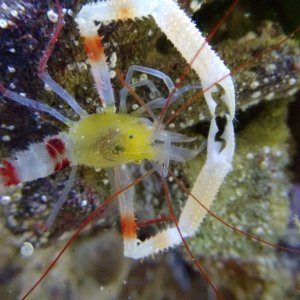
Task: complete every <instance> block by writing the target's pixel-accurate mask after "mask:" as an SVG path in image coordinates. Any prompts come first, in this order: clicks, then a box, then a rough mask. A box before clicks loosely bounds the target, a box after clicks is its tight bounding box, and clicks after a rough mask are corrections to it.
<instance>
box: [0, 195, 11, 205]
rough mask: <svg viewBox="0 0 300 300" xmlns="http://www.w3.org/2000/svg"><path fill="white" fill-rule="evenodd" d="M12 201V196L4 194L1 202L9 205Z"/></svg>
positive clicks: (0, 199)
mask: <svg viewBox="0 0 300 300" xmlns="http://www.w3.org/2000/svg"><path fill="white" fill-rule="evenodd" d="M10 201H11V197H10V196H2V197H0V203H1V204H2V205H7V204H8V203H9V202H10Z"/></svg>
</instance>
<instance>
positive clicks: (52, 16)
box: [47, 9, 58, 23]
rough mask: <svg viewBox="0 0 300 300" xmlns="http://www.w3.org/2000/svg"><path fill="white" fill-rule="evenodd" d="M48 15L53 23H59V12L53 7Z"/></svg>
mask: <svg viewBox="0 0 300 300" xmlns="http://www.w3.org/2000/svg"><path fill="white" fill-rule="evenodd" d="M47 17H48V19H49V20H50V21H51V22H53V23H57V21H58V14H57V13H56V12H54V11H53V10H52V9H50V10H48V11H47Z"/></svg>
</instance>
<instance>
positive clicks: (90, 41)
mask: <svg viewBox="0 0 300 300" xmlns="http://www.w3.org/2000/svg"><path fill="white" fill-rule="evenodd" d="M84 48H85V51H86V53H87V55H88V57H89V59H90V60H91V62H99V61H101V60H102V58H103V56H104V50H103V47H102V39H101V37H100V36H98V35H94V36H88V37H84Z"/></svg>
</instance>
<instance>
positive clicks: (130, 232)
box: [121, 216, 137, 239]
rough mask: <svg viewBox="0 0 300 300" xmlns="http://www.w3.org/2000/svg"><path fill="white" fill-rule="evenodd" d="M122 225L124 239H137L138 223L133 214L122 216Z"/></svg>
mask: <svg viewBox="0 0 300 300" xmlns="http://www.w3.org/2000/svg"><path fill="white" fill-rule="evenodd" d="M121 226H122V232H123V238H124V239H135V238H136V230H137V225H136V222H135V219H134V217H133V216H122V217H121Z"/></svg>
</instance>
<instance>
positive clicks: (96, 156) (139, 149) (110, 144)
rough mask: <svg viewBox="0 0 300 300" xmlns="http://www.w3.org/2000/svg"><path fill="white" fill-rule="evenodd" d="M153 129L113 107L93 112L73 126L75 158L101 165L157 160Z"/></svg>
mask: <svg viewBox="0 0 300 300" xmlns="http://www.w3.org/2000/svg"><path fill="white" fill-rule="evenodd" d="M153 131H154V129H153V128H152V127H150V126H148V125H146V124H144V123H143V122H142V121H141V120H140V119H139V118H136V117H133V116H130V115H128V114H126V115H125V114H116V113H115V112H114V111H113V110H109V109H108V110H106V112H104V113H98V114H92V115H89V116H87V117H86V118H84V119H82V120H81V121H78V122H76V123H74V125H73V126H72V127H71V128H70V131H69V136H70V138H71V141H72V143H73V145H74V149H73V151H74V152H73V155H74V160H75V161H76V162H77V164H81V165H85V166H89V167H97V168H107V167H113V166H116V165H120V164H126V163H129V162H135V163H139V162H141V161H143V160H144V159H148V160H155V158H156V156H157V149H156V148H155V147H153V146H152V142H151V140H152V139H151V137H152V136H153Z"/></svg>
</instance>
